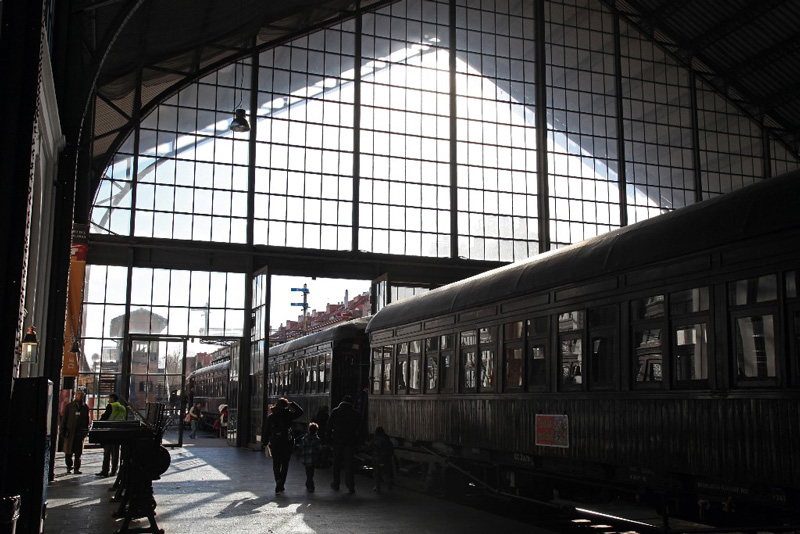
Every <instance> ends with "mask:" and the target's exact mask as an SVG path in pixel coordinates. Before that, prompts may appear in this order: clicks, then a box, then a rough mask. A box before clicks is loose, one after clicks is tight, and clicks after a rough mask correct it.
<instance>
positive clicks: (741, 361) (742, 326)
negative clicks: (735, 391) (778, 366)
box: [736, 315, 775, 379]
mask: <svg viewBox="0 0 800 534" xmlns="http://www.w3.org/2000/svg"><path fill="white" fill-rule="evenodd" d="M736 362H737V370H738V377H739V378H740V379H743V378H770V377H774V376H775V329H774V325H773V320H772V315H755V316H752V317H740V318H739V319H737V320H736Z"/></svg>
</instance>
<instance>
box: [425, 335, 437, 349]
mask: <svg viewBox="0 0 800 534" xmlns="http://www.w3.org/2000/svg"><path fill="white" fill-rule="evenodd" d="M437 350H439V338H438V337H429V338H427V339H426V340H425V352H431V351H437Z"/></svg>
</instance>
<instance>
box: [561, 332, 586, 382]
mask: <svg viewBox="0 0 800 534" xmlns="http://www.w3.org/2000/svg"><path fill="white" fill-rule="evenodd" d="M560 350H561V354H560V355H559V356H560V359H561V378H560V380H561V384H562V385H574V384H582V383H583V373H582V371H581V367H582V365H583V347H582V344H581V340H580V338H577V339H562V340H561V347H560Z"/></svg>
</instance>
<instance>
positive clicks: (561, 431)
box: [367, 172, 800, 518]
mask: <svg viewBox="0 0 800 534" xmlns="http://www.w3.org/2000/svg"><path fill="white" fill-rule="evenodd" d="M799 273H800V173H798V172H794V173H791V174H789V175H785V176H783V177H779V178H773V179H769V180H766V181H764V182H761V183H758V184H756V185H753V186H751V187H748V188H746V189H742V190H738V191H735V192H731V193H728V194H726V195H723V196H721V197H718V198H714V199H712V200H708V201H705V202H702V203H698V204H696V205H692V206H689V207H686V208H683V209H680V210H677V211H674V212H671V213H668V214H665V215H661V216H659V217H656V218H654V219H651V220H647V221H643V222H640V223H637V224H633V225H630V226H628V227H625V228H622V229H619V230H616V231H614V232H610V233H608V234H605V235H602V236H600V237H597V238H594V239H590V240H588V241H585V242H582V243H579V244H576V245H573V246H570V247H566V248H563V249H560V250H556V251H552V252H549V253H546V254H542V255H540V256H537V257H534V258H531V259H530V260H527V261H523V262H519V263H515V264H512V265H508V266H505V267H502V268H499V269H495V270H493V271H490V272H487V273H485V274H482V275H479V276H475V277H472V278H470V279H467V280H464V281H461V282H457V283H454V284H450V285H448V286H445V287H442V288H439V289H436V290H434V291H431V292H429V293H426V294H423V295H419V296H415V297H412V298H408V299H406V300H402V301H399V302H396V303H393V304H390V305H389V306H387V307H385V308H384V309H382V310H381V311H379V312H378V313H377V314H376V315H375V316H373V318H372V320H371V321H370V323H369V325H368V327H367V333H368V334H369V338H370V342H371V347H372V348H371V369H372V372H371V380H372V382H371V395H370V400H369V406H370V410H369V420H370V423H369V424H370V428H374V427H375V426H377V425H381V426H383V427H384V428H385V429H386V431H387V433H388V434H389V435H390V436H392V437H393V438H395V439H396V440H397V441H398V445H400V447H399V451H400V454H406V456H407V457H409V458H416V459H417V461H418V463H419V464H420V473H418V475H419V477H421V478H422V479H424V478H426V477H427V478H428V479H429V484H433V485H436V484H442V485H446V484H453V483H455V482H453V481H448V480H447V479H446V475H443V474H442V473H444V472H447V473H453V474H456V475H457V476H458V477H460V476H462V475H461V474H463V473H467V474H468V477H470V478H469V480H470V481H471V482H472V483H473V484H475V483H478V484H479V485H485V486H488V487H490V488H491V489H492V490H494V491H497V492H501V493H505V494H511V495H519V496H527V497H531V498H542V497H546V496H548V495H551V494H552V489H554V488H555V489H562V491H564V490H566V489H574V488H577V487H587V486H588V487H595V488H605V489H606V490H611V491H620V492H627V493H630V494H637V495H638V496H639V497H641V498H653V500H660V501H661V502H663V503H665V504H666V505H667V506H668V507H669V509H671V510H672V511H673V512H678V513H680V515H683V516H687V515H693V512H694V511H703V512H704V513H707V514H709V515H713V514H717V513H718V514H723V513H725V512H729V511H731V510H737V511H744V510H747V509H752V508H755V507H767V508H769V509H772V510H774V511H776V513H777V512H778V511H780V510H783V511H786V512H787V513H789V514H790V515H791V514H792V513H796V511H797V510H798V507H800V445H799V444H800V403H799V402H798V401H799V400H800V298H798V276H799ZM425 458H427V460H425ZM445 466H452V467H455V469H444V467H445ZM437 477H438V478H437ZM442 478H444V479H442ZM463 481H464V479H462V480H461V481H459V482H458V483H463ZM680 507H682V509H680ZM793 517H794V518H796V517H797V516H796V515H795V516H793Z"/></svg>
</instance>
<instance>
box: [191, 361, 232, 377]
mask: <svg viewBox="0 0 800 534" xmlns="http://www.w3.org/2000/svg"><path fill="white" fill-rule="evenodd" d="M230 366H231V361H230V360H225V361H224V362H217V363H212V364H211V365H207V366H206V367H201V368H200V369H196V370H194V371H192V372H191V373H189V376H192V375H196V374H200V373H203V374H205V373H210V372H212V371H218V370H220V369H226V368H228V367H230Z"/></svg>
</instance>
